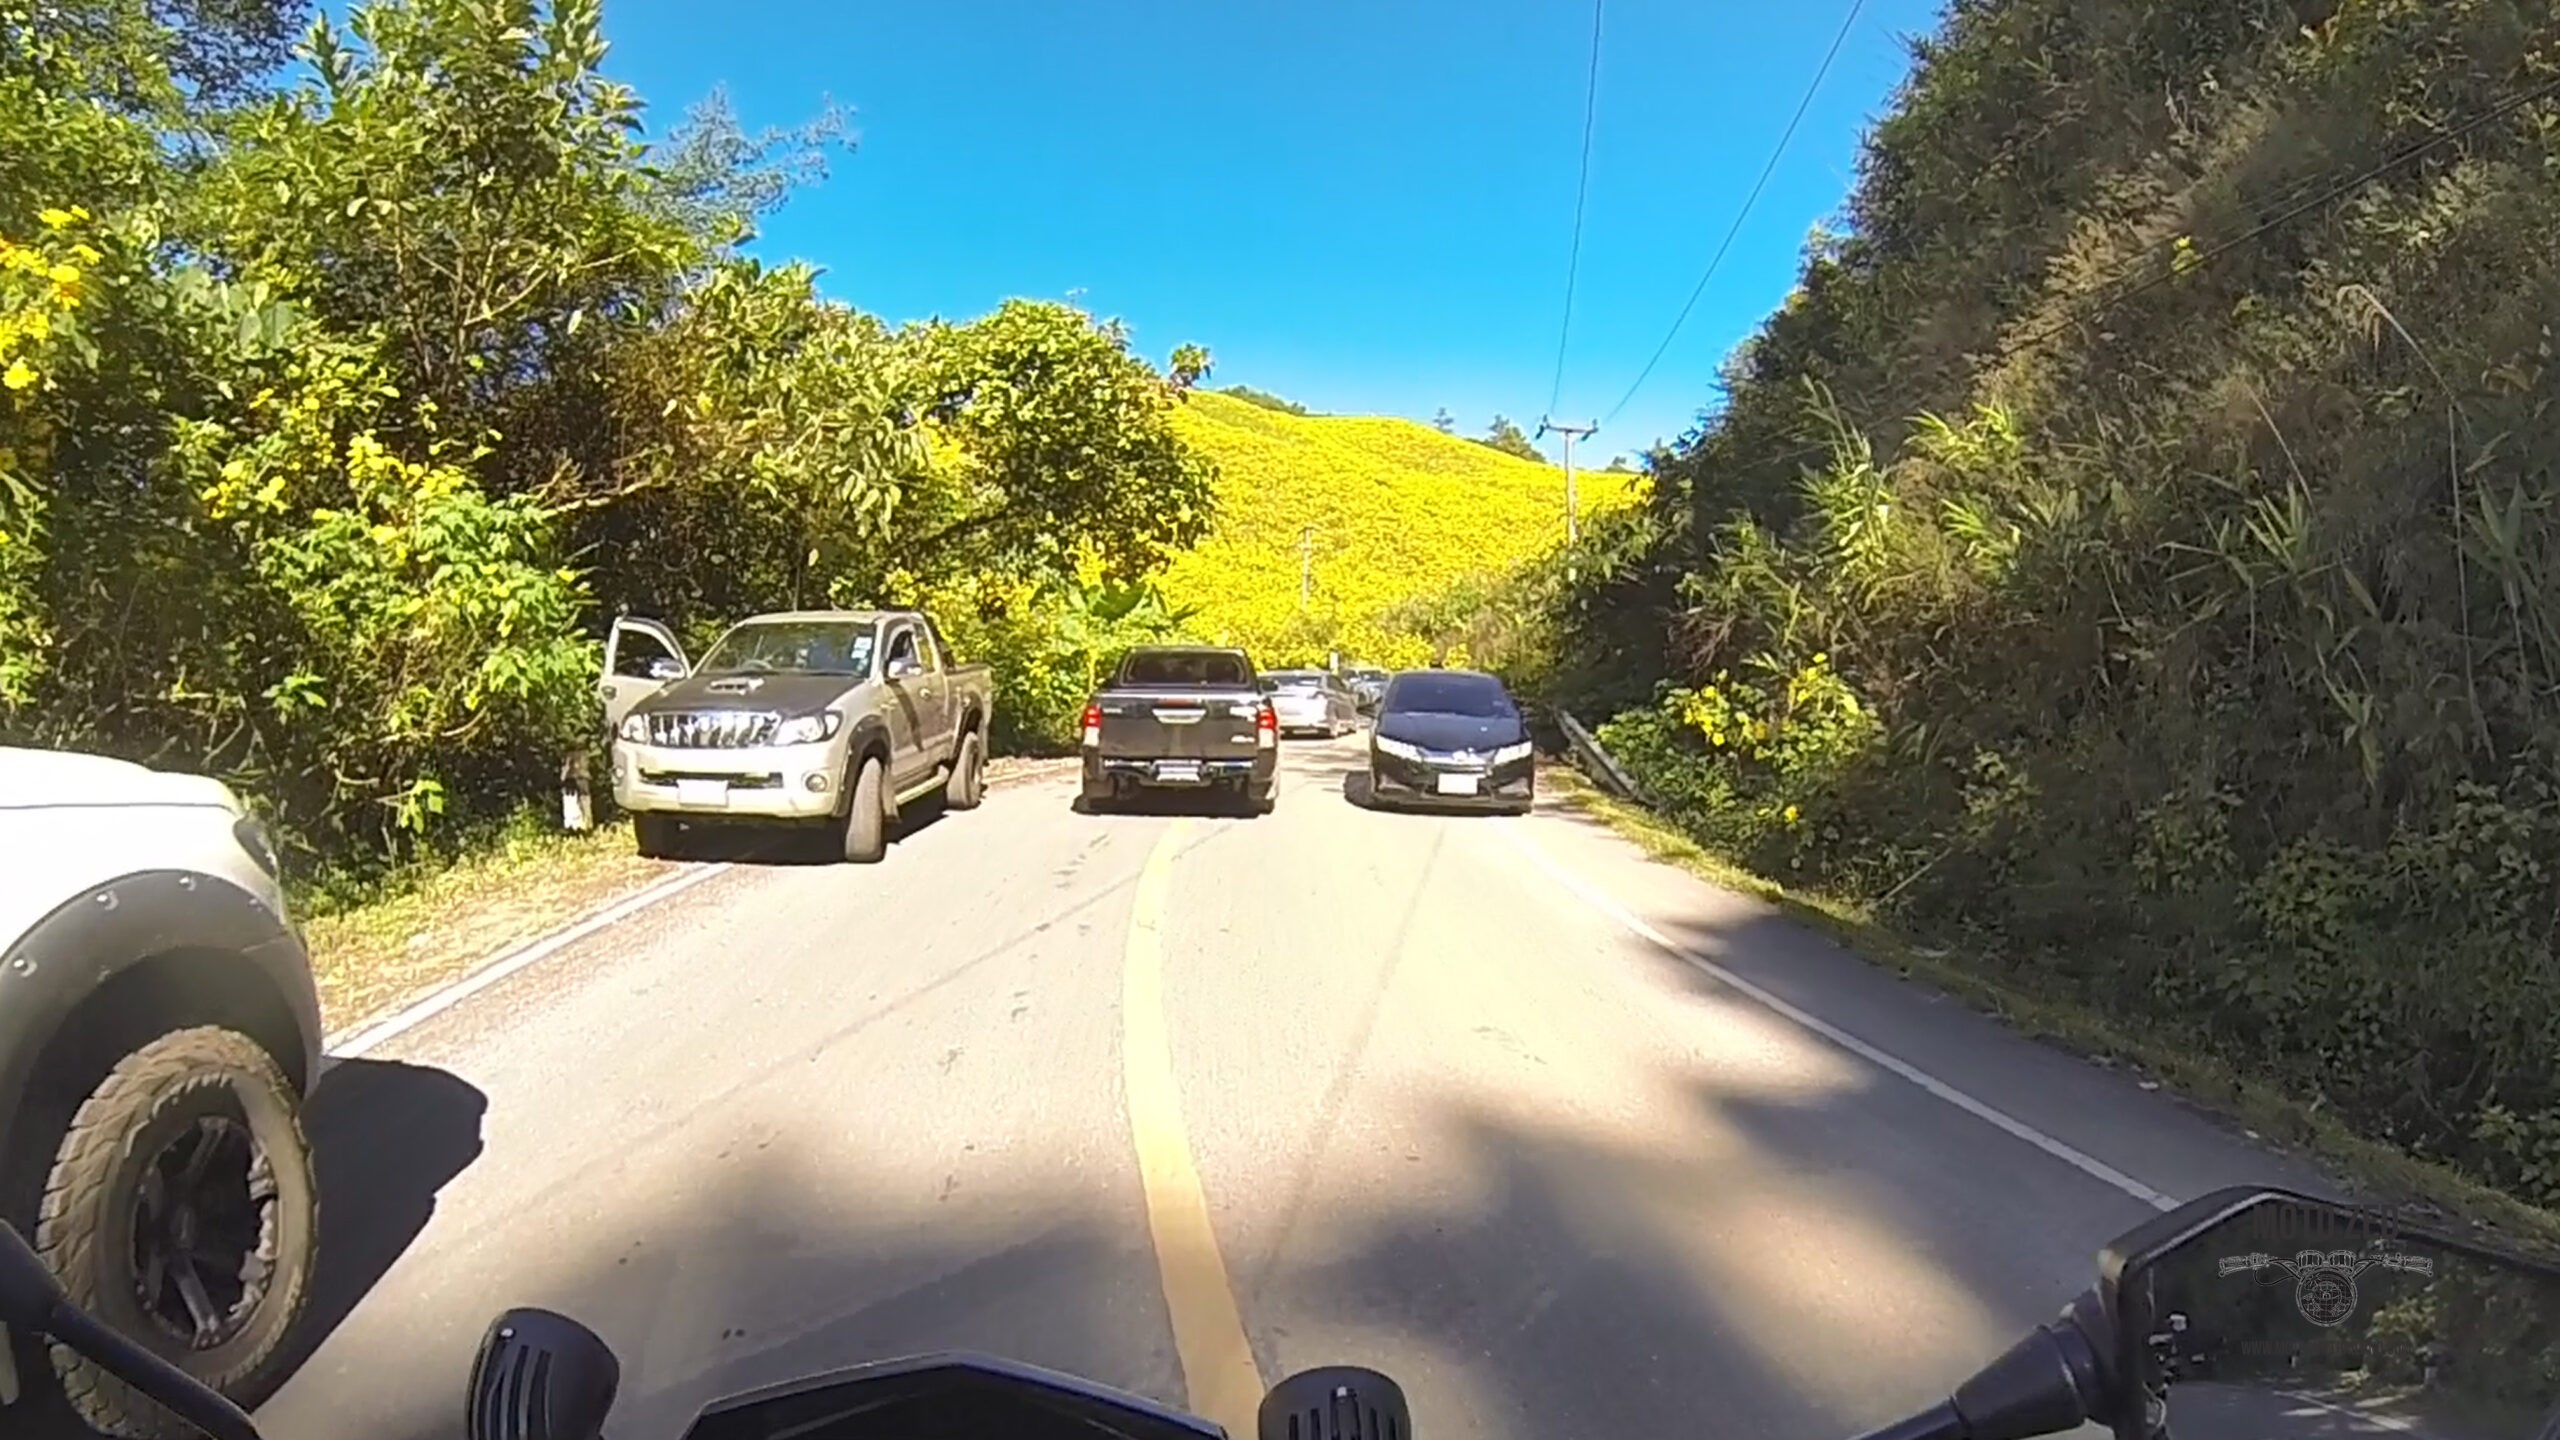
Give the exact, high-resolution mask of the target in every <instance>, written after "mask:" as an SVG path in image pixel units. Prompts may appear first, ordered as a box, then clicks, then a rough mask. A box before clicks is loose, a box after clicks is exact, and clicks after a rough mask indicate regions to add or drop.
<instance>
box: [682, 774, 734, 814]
mask: <svg viewBox="0 0 2560 1440" xmlns="http://www.w3.org/2000/svg"><path fill="white" fill-rule="evenodd" d="M676 801H677V803H679V804H683V805H710V806H716V807H719V808H721V809H726V808H728V804H729V782H728V781H726V780H679V781H677V782H676Z"/></svg>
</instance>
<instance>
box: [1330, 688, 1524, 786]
mask: <svg viewBox="0 0 2560 1440" xmlns="http://www.w3.org/2000/svg"><path fill="white" fill-rule="evenodd" d="M1369 796H1370V803H1371V804H1374V805H1378V806H1381V807H1387V808H1392V807H1394V806H1397V805H1400V804H1409V803H1416V802H1425V801H1427V802H1429V803H1432V804H1449V805H1463V806H1469V807H1475V808H1482V809H1491V810H1498V811H1501V812H1503V813H1505V814H1511V815H1525V814H1527V813H1528V811H1529V806H1530V804H1531V802H1532V801H1534V800H1535V799H1536V798H1537V760H1536V758H1535V754H1534V751H1533V748H1532V746H1531V744H1530V740H1529V722H1528V719H1527V717H1525V716H1523V715H1522V714H1521V713H1520V706H1519V705H1518V703H1517V702H1515V701H1514V700H1512V698H1511V692H1510V691H1508V690H1506V689H1504V688H1503V684H1502V682H1501V681H1500V680H1497V679H1495V678H1494V677H1493V676H1491V675H1487V674H1483V673H1482V672H1480V671H1474V670H1408V671H1405V672H1404V673H1403V674H1400V675H1398V676H1396V677H1395V678H1394V679H1392V680H1390V681H1388V682H1387V692H1386V694H1385V695H1384V696H1383V697H1382V698H1381V699H1380V700H1379V702H1378V718H1377V721H1376V723H1375V724H1374V726H1373V727H1372V728H1371V730H1370V732H1369Z"/></svg>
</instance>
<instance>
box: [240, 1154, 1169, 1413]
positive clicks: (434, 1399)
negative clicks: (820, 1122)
mask: <svg viewBox="0 0 2560 1440" xmlns="http://www.w3.org/2000/svg"><path fill="white" fill-rule="evenodd" d="M785 1149H786V1147H776V1148H774V1149H772V1150H764V1149H759V1148H753V1147H748V1146H739V1147H735V1148H734V1149H726V1150H722V1151H719V1152H717V1154H716V1155H706V1156H705V1157H704V1163H703V1168H702V1171H701V1182H700V1184H699V1185H698V1186H697V1187H694V1188H691V1189H689V1190H688V1191H687V1192H686V1193H685V1194H684V1195H683V1196H682V1197H681V1198H680V1199H676V1198H675V1197H669V1202H670V1203H664V1204H661V1203H659V1202H658V1201H657V1200H656V1199H655V1198H653V1197H646V1196H630V1195H624V1196H620V1197H615V1198H610V1199H608V1198H605V1197H606V1196H607V1195H608V1194H609V1192H610V1184H611V1179H612V1177H610V1176H597V1177H593V1179H594V1182H595V1183H594V1186H593V1188H594V1189H595V1192H596V1197H597V1198H595V1199H591V1200H589V1201H587V1202H586V1203H587V1204H589V1205H591V1206H593V1207H595V1210H596V1221H597V1223H595V1224H593V1225H592V1226H591V1227H587V1229H586V1233H584V1234H582V1236H581V1240H580V1243H579V1246H578V1248H577V1249H576V1250H575V1251H574V1252H572V1253H569V1254H545V1255H538V1256H533V1255H529V1256H526V1257H524V1258H523V1260H522V1262H521V1263H516V1264H512V1265H508V1266H507V1268H506V1273H505V1278H504V1279H503V1280H500V1281H499V1282H497V1285H496V1286H495V1287H491V1286H489V1285H488V1284H487V1276H488V1274H489V1273H490V1272H489V1266H488V1265H487V1264H474V1263H472V1262H469V1261H465V1262H463V1264H462V1267H461V1268H462V1269H463V1271H464V1273H465V1274H466V1275H468V1276H470V1277H472V1278H470V1279H466V1280H464V1281H463V1282H462V1283H475V1282H476V1283H481V1284H482V1285H483V1288H484V1289H486V1291H487V1293H486V1294H485V1295H483V1296H479V1297H476V1298H477V1299H478V1300H479V1301H480V1304H479V1305H478V1306H477V1307H476V1308H474V1309H472V1310H471V1311H470V1312H469V1313H470V1314H471V1317H472V1318H471V1320H470V1322H469V1323H468V1324H467V1325H465V1324H462V1323H443V1324H438V1325H434V1326H431V1327H427V1328H425V1329H422V1330H419V1331H416V1332H413V1333H411V1334H404V1335H402V1336H401V1337H400V1339H401V1340H402V1341H403V1342H405V1343H403V1344H402V1345H401V1346H400V1348H399V1351H398V1353H397V1354H392V1353H385V1352H387V1351H388V1350H389V1349H390V1348H391V1347H390V1346H388V1345H386V1344H385V1343H384V1341H385V1335H384V1334H383V1333H382V1332H380V1331H379V1330H378V1329H377V1330H376V1331H374V1332H373V1333H369V1334H368V1335H367V1336H366V1337H365V1339H366V1341H367V1342H369V1347H370V1353H361V1354H355V1355H353V1356H351V1357H348V1358H341V1359H339V1360H337V1361H336V1362H334V1368H333V1370H332V1372H331V1373H330V1374H329V1375H328V1376H326V1377H321V1376H318V1375H315V1376H314V1377H313V1378H314V1380H315V1381H320V1382H321V1384H320V1386H319V1387H317V1388H313V1389H311V1390H310V1391H309V1392H308V1393H306V1394H303V1395H295V1394H288V1395H287V1396H286V1397H284V1403H282V1404H280V1405H279V1406H277V1407H274V1408H273V1409H272V1410H271V1411H270V1413H268V1414H263V1415H261V1416H260V1417H259V1419H260V1423H261V1424H262V1425H263V1426H265V1427H266V1428H267V1433H268V1436H269V1440H338V1437H341V1436H355V1435H361V1436H363V1437H365V1440H461V1437H462V1435H463V1434H464V1427H463V1423H462V1421H463V1412H464V1404H463V1401H464V1396H465V1393H466V1387H467V1383H468V1378H469V1372H470V1361H471V1354H472V1350H473V1348H474V1347H475V1346H476V1344H477V1342H478V1340H479V1338H480V1335H481V1333H482V1330H481V1327H482V1326H484V1325H485V1324H486V1321H487V1319H489V1318H494V1317H495V1316H496V1315H497V1314H498V1313H500V1312H501V1311H503V1310H505V1309H507V1308H509V1307H511V1306H516V1305H538V1306H542V1307H545V1308H548V1309H553V1310H557V1311H559V1312H561V1313H564V1314H567V1315H570V1316H573V1317H575V1318H577V1319H578V1320H580V1321H581V1322H583V1323H585V1324H586V1325H588V1326H589V1327H591V1328H592V1329H594V1330H595V1331H596V1332H597V1333H598V1334H599V1335H601V1336H602V1337H604V1339H605V1341H606V1342H607V1343H608V1344H609V1345H610V1346H612V1347H613V1349H614V1351H615V1352H616V1354H617V1355H618V1356H619V1357H620V1359H621V1361H622V1365H623V1375H622V1386H621V1394H620V1398H619V1399H618V1401H617V1402H616V1404H615V1406H614V1409H613V1414H612V1418H611V1419H610V1421H609V1422H608V1423H607V1425H606V1427H605V1430H606V1433H607V1434H608V1435H610V1436H612V1437H613V1440H676V1437H678V1436H680V1435H681V1434H682V1433H683V1431H684V1429H685V1427H686V1425H687V1424H688V1423H689V1422H690V1421H691V1420H692V1418H693V1417H694V1416H695V1415H696V1414H697V1413H698V1412H699V1411H700V1410H701V1409H702V1407H703V1406H705V1405H706V1404H708V1403H710V1402H711V1401H713V1400H715V1399H718V1398H720V1397H722V1396H726V1395H733V1394H737V1393H739V1392H742V1391H748V1390H754V1389H758V1388H762V1387H764V1386H768V1385H773V1384H777V1383H780V1382H782V1381H786V1380H794V1379H801V1378H805V1377H809V1376H814V1375H820V1374H824V1373H827V1372H830V1371H835V1370H840V1369H844V1368H847V1367H850V1366H854V1365H859V1364H863V1363H866V1362H870V1361H877V1360H885V1359H892V1358H897V1357H901V1356H908V1355H914V1354H918V1353H925V1352H932V1351H944V1350H962V1349H966V1350H977V1351H982V1352H990V1353H995V1354H1000V1355H1004V1356H1007V1357H1009V1358H1013V1359H1018V1360H1023V1361H1027V1362H1029V1363H1032V1364H1036V1365H1043V1366H1047V1367H1050V1368H1053V1369H1059V1370H1064V1371H1067V1372H1069V1373H1071V1374H1077V1375H1082V1376H1086V1377H1090V1378H1093V1379H1096V1380H1100V1381H1102V1382H1104V1383H1106V1384H1111V1385H1116V1386H1118V1387H1120V1388H1123V1389H1126V1390H1129V1391H1132V1392H1134V1393H1137V1394H1141V1395H1148V1396H1152V1397H1156V1398H1158V1399H1162V1400H1166V1401H1170V1402H1172V1403H1176V1404H1179V1403H1181V1401H1182V1399H1183V1389H1182V1383H1181V1371H1180V1367H1179V1364H1178V1362H1177V1361H1176V1360H1175V1358H1174V1352H1173V1344H1172V1338H1171V1333H1170V1329H1169V1325H1168V1322H1167V1320H1166V1318H1165V1311H1164V1301H1163V1297H1162V1293H1161V1291H1160V1290H1159V1289H1158V1287H1157V1282H1156V1278H1155V1271H1154V1269H1153V1265H1152V1260H1151V1259H1150V1256H1149V1252H1148V1250H1147V1241H1146V1234H1145V1230H1144V1227H1143V1224H1133V1223H1130V1222H1131V1221H1132V1220H1133V1219H1134V1218H1135V1216H1136V1215H1137V1213H1138V1211H1137V1206H1138V1199H1137V1196H1136V1194H1135V1193H1134V1190H1135V1186H1134V1181H1131V1182H1129V1183H1128V1185H1127V1187H1126V1188H1128V1189H1129V1190H1130V1191H1131V1192H1132V1193H1130V1194H1128V1195H1125V1196H1123V1195H1119V1194H1109V1193H1105V1194H1097V1193H1095V1192H1094V1189H1093V1187H1091V1186H1088V1185H1084V1184H1080V1183H1076V1182H1074V1181H1068V1182H1067V1183H1064V1184H1059V1183H1053V1182H1052V1181H1049V1180H1044V1179H1041V1178H1035V1177H1032V1176H1027V1175H1015V1176H1012V1177H1005V1178H994V1177H978V1176H972V1179H971V1181H970V1183H963V1184H959V1185H957V1186H956V1187H955V1188H954V1190H953V1191H952V1192H951V1193H947V1194H946V1196H945V1198H943V1199H941V1200H939V1201H936V1200H935V1199H933V1198H932V1197H931V1196H930V1195H929V1194H919V1193H917V1189H916V1187H915V1186H914V1185H913V1184H912V1183H902V1182H901V1181H900V1180H895V1179H892V1178H890V1177H889V1176H888V1175H887V1174H885V1173H884V1174H883V1175H882V1176H881V1177H880V1180H879V1182H878V1183H877V1184H876V1185H875V1184H851V1185H848V1183H847V1179H846V1177H845V1176H844V1174H843V1173H842V1172H841V1170H838V1169H835V1168H834V1167H833V1166H827V1167H811V1166H806V1165H803V1164H801V1163H799V1162H798V1161H797V1160H796V1159H795V1158H794V1157H792V1156H791V1155H789V1154H787V1153H785ZM955 1163H957V1162H956V1161H955ZM822 1176H823V1177H824V1178H821V1177H822ZM906 1179H907V1180H908V1181H912V1179H913V1177H912V1174H910V1175H909V1176H908V1177H906ZM1124 1209H1125V1210H1126V1212H1127V1213H1125V1214H1123V1213H1120V1212H1121V1211H1123V1210H1124ZM608 1213H609V1215H610V1218H606V1217H607V1215H608ZM643 1217H646V1218H643ZM484 1258H493V1259H494V1258H498V1257H484ZM500 1263H504V1262H503V1260H501V1261H500Z"/></svg>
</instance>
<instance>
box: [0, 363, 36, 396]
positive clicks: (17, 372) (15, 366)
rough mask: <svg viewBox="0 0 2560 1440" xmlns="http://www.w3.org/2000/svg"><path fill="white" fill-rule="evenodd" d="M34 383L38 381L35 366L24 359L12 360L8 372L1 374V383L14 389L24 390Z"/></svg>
mask: <svg viewBox="0 0 2560 1440" xmlns="http://www.w3.org/2000/svg"><path fill="white" fill-rule="evenodd" d="M34 383H36V372H35V367H34V366H32V365H29V364H28V363H27V362H26V361H24V360H12V361H10V362H9V370H8V373H7V374H5V375H0V385H6V386H8V387H9V388H10V389H12V390H24V389H26V388H27V387H28V386H30V385H33V384H34Z"/></svg>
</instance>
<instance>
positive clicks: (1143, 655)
mask: <svg viewBox="0 0 2560 1440" xmlns="http://www.w3.org/2000/svg"><path fill="white" fill-rule="evenodd" d="M1119 683H1121V684H1123V685H1157V686H1197V687H1198V688H1200V689H1203V690H1242V689H1247V688H1249V687H1251V686H1252V684H1253V666H1252V665H1251V664H1250V663H1249V662H1247V661H1246V659H1245V658H1244V657H1243V656H1241V655H1236V654H1230V653H1227V652H1223V651H1218V650H1140V651H1137V652H1135V653H1134V654H1132V655H1130V657H1129V658H1128V659H1126V660H1124V661H1122V662H1120V681H1119Z"/></svg>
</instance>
